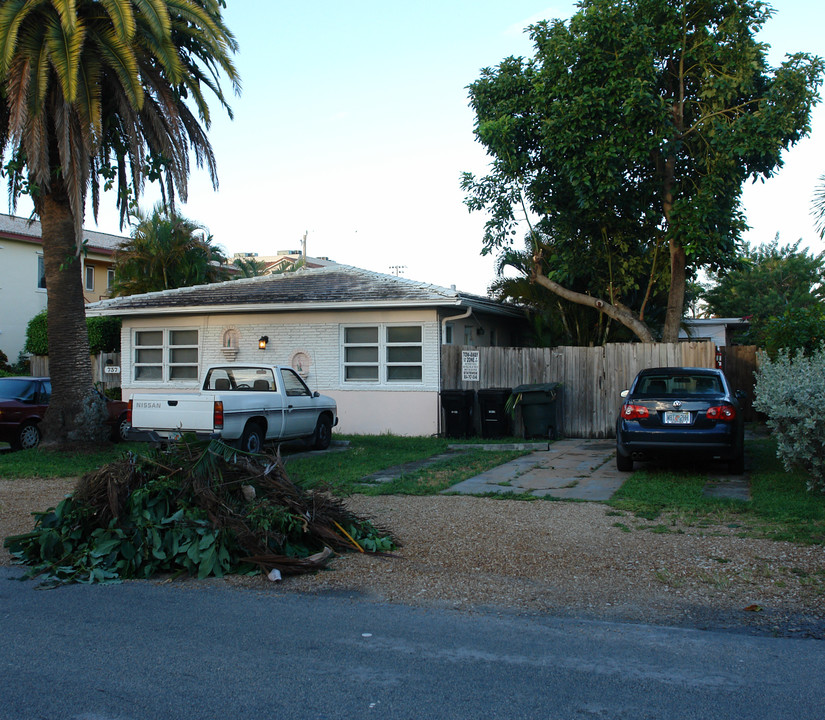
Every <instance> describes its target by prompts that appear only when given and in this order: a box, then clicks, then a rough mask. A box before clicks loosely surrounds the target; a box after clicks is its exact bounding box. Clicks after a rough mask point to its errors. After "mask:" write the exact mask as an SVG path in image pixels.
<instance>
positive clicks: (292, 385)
mask: <svg viewBox="0 0 825 720" xmlns="http://www.w3.org/2000/svg"><path fill="white" fill-rule="evenodd" d="M281 377H282V378H283V380H284V389H285V390H286V394H287V396H288V397H301V396H311V395H312V393H311V392H309V390H308V389H307V387H306V385H304V383H302V382H301V378H299V377H298V376H297V375H296V374H295V373H294V372H292V371H291V370H284V371H282V373H281Z"/></svg>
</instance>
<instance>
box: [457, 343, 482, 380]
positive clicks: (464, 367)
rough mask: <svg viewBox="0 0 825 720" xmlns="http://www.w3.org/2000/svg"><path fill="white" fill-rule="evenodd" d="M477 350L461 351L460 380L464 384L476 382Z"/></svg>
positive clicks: (477, 375)
mask: <svg viewBox="0 0 825 720" xmlns="http://www.w3.org/2000/svg"><path fill="white" fill-rule="evenodd" d="M478 356H479V352H478V350H462V351H461V379H462V380H463V381H465V382H478V377H479V374H478V366H479V358H478Z"/></svg>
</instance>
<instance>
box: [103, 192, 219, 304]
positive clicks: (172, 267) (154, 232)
mask: <svg viewBox="0 0 825 720" xmlns="http://www.w3.org/2000/svg"><path fill="white" fill-rule="evenodd" d="M229 277H230V274H229V271H228V270H227V268H226V257H224V255H223V253H222V252H221V250H220V248H218V247H217V246H216V245H214V244H213V243H212V236H211V235H209V234H207V232H206V229H205V228H204V227H203V226H202V225H198V224H197V223H196V222H194V221H192V220H189V219H188V218H185V217H183V215H181V214H180V213H179V212H178V211H176V210H174V209H171V208H168V207H166V206H164V205H163V204H162V203H160V204H158V205H156V206H155V208H154V209H153V210H152V212H151V213H148V214H142V213H139V214H138V216H137V223H136V224H135V225H134V227H133V229H132V232H131V237H130V239H129V240H128V241H126V242H125V243H123V244H122V245H121V246H120V247H119V248H118V250H117V252H116V253H115V279H114V282H113V283H112V295H135V294H137V293H145V292H153V291H156V290H170V289H172V288H179V287H188V286H190V285H203V284H205V283H213V282H221V281H222V280H228V279H229Z"/></svg>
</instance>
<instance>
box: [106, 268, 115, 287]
mask: <svg viewBox="0 0 825 720" xmlns="http://www.w3.org/2000/svg"><path fill="white" fill-rule="evenodd" d="M114 284H115V270H114V268H109V269H108V270H107V271H106V289H107V290H111V289H112V285H114Z"/></svg>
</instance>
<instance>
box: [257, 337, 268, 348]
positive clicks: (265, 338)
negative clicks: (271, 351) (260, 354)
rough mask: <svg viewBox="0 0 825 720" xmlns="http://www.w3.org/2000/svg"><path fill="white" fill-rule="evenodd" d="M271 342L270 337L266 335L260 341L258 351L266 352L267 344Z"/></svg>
mask: <svg viewBox="0 0 825 720" xmlns="http://www.w3.org/2000/svg"><path fill="white" fill-rule="evenodd" d="M268 342H269V337H267V336H266V335H262V336H261V339H260V340H258V349H259V350H266V344H267V343H268Z"/></svg>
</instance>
